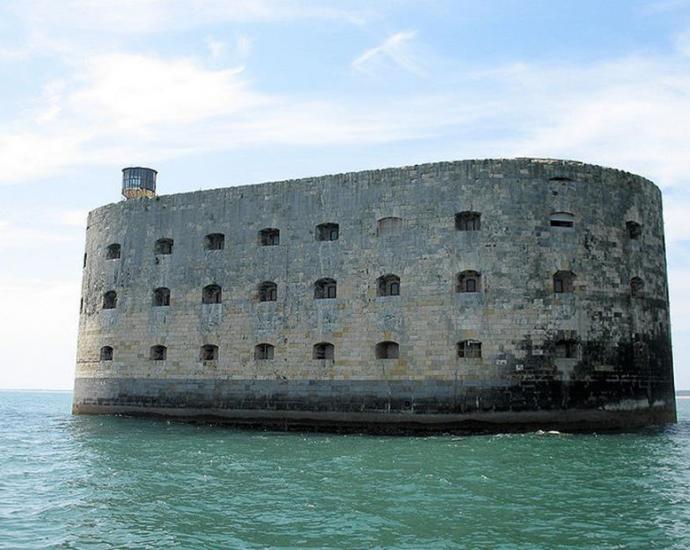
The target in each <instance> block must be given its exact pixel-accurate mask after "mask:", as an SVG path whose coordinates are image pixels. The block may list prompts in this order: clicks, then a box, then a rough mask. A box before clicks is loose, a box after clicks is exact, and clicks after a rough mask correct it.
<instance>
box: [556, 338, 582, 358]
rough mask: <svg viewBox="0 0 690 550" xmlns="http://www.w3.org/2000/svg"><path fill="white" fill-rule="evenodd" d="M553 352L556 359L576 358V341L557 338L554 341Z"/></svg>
mask: <svg viewBox="0 0 690 550" xmlns="http://www.w3.org/2000/svg"><path fill="white" fill-rule="evenodd" d="M555 352H556V358H557V359H576V358H577V342H576V341H575V340H559V341H558V342H556V349H555Z"/></svg>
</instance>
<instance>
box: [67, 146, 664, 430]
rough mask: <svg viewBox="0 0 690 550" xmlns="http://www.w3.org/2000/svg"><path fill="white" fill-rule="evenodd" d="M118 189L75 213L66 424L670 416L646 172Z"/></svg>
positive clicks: (491, 170)
mask: <svg viewBox="0 0 690 550" xmlns="http://www.w3.org/2000/svg"><path fill="white" fill-rule="evenodd" d="M137 173H140V174H141V177H139V176H136V174H137ZM132 174H135V176H136V177H133V176H132ZM147 178H148V180H147ZM125 180H126V181H125V195H126V196H128V197H130V200H126V201H123V202H120V203H117V204H110V205H107V206H103V207H101V208H98V209H96V210H94V211H92V212H91V213H90V214H89V218H88V227H87V237H86V254H85V257H84V277H83V285H82V296H83V297H82V304H81V317H80V330H79V347H78V358H77V370H76V381H75V392H74V412H75V413H126V414H152V415H169V416H175V417H186V418H204V419H214V420H218V421H225V422H230V423H236V424H247V425H263V426H273V427H281V428H285V427H292V428H313V427H320V428H323V429H353V430H366V431H414V430H421V431H429V430H435V429H438V430H473V429H482V430H483V429H489V430H492V429H501V430H503V429H526V428H531V427H537V426H538V427H552V428H561V429H563V428H565V429H601V428H621V427H631V426H638V425H644V424H650V423H662V422H673V421H675V399H674V388H673V367H672V357H671V342H670V326H669V306H668V287H667V277H666V261H665V252H664V233H663V222H662V213H661V193H660V191H659V189H658V188H657V187H656V186H655V185H654V184H653V183H651V182H650V181H648V180H646V179H644V178H641V177H639V176H635V175H632V174H629V173H627V172H622V171H619V170H613V169H609V168H602V167H600V166H593V165H589V164H582V163H580V162H572V161H560V160H544V159H515V160H471V161H459V162H440V163H434V164H424V165H419V166H410V167H404V168H393V169H385V170H373V171H365V172H357V173H350V174H340V175H330V176H323V177H315V178H305V179H300V180H295V181H283V182H276V183H267V184H261V185H251V186H243V187H231V188H225V189H214V190H209V191H199V192H194V193H181V194H176V195H170V196H154V193H153V191H154V189H155V172H154V171H152V170H147V169H126V170H125ZM132 182H134V184H133V183H132Z"/></svg>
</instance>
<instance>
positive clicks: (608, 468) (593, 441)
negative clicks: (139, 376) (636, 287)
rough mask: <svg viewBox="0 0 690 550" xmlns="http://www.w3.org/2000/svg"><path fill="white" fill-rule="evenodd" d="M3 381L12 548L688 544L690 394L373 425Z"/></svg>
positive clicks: (3, 462) (5, 494)
mask: <svg viewBox="0 0 690 550" xmlns="http://www.w3.org/2000/svg"><path fill="white" fill-rule="evenodd" d="M70 399H71V396H70V395H69V394H66V393H11V392H0V414H1V415H2V416H1V418H2V419H3V422H2V424H1V425H0V472H1V473H2V475H0V548H13V549H14V548H85V547H88V548H99V549H100V548H104V549H107V548H160V547H166V548H267V547H272V548H273V547H276V548H302V547H312V548H389V547H396V548H415V549H417V548H422V547H423V548H468V547H490V548H493V547H497V546H498V547H502V548H524V547H536V548H550V547H557V546H569V547H580V548H592V547H597V548H624V547H625V548H628V547H638V548H687V547H690V527H689V526H690V494H689V492H688V490H687V489H688V487H689V486H690V401H679V408H680V416H681V422H680V423H679V424H677V425H676V426H672V427H669V428H666V429H664V430H658V429H657V430H647V431H642V432H637V433H633V434H616V435H596V434H592V435H568V434H543V433H534V434H507V435H495V436H476V437H445V436H443V437H441V436H439V437H417V438H394V437H390V438H389V437H367V436H356V435H349V436H332V435H305V434H285V433H264V432H244V431H240V430H234V429H228V428H223V427H213V426H196V425H187V424H181V423H176V422H165V421H149V420H142V419H128V418H123V417H72V416H71V415H70V414H69V410H70Z"/></svg>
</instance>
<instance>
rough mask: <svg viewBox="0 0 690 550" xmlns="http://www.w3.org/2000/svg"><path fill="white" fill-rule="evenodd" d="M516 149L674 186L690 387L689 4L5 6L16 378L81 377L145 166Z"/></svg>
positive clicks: (3, 132) (289, 173)
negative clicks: (135, 167) (96, 294)
mask: <svg viewBox="0 0 690 550" xmlns="http://www.w3.org/2000/svg"><path fill="white" fill-rule="evenodd" d="M516 156H535V157H556V158H569V159H576V160H582V161H585V162H591V163H597V164H603V165H606V166H612V167H616V168H622V169H625V170H628V171H632V172H636V173H639V174H641V175H644V176H646V177H649V178H651V179H652V180H654V181H655V182H656V183H657V184H658V185H659V186H660V187H661V188H662V189H663V192H664V204H665V221H666V232H667V235H666V236H667V252H668V262H669V276H670V284H671V306H672V322H673V328H674V334H673V338H674V353H675V363H676V383H677V387H679V388H690V360H689V359H688V357H689V356H690V254H689V252H690V177H689V174H690V0H650V1H646V2H643V1H635V0H628V1H615V0H607V1H601V0H599V1H587V0H577V1H575V0H573V1H564V0H550V1H541V0H531V1H530V0H521V1H517V0H516V1H512V0H501V1H486V0H485V1H481V2H480V1H475V2H469V1H462V0H456V1H451V0H418V1H414V2H413V1H405V0H381V1H375V0H369V1H366V2H365V1H354V0H353V1H346V0H342V1H337V2H336V1H332V2H328V1H320V0H311V1H297V0H251V1H250V0H247V1H241V0H236V1H231V0H225V1H219V0H214V1H212V0H209V1H202V0H196V1H193V0H187V1H179V0H139V1H133V0H119V1H95V0H62V1H60V2H55V1H50V0H25V1H21V2H20V1H13V0H3V1H1V2H0V258H2V260H1V263H0V266H1V269H0V311H1V312H2V317H1V318H0V334H2V338H0V357H2V365H1V366H0V387H4V388H69V387H71V385H72V376H73V370H74V358H75V343H76V331H77V322H78V304H79V288H80V280H81V257H82V253H83V240H84V225H85V215H86V212H87V211H88V210H90V209H92V208H95V207H97V206H99V205H101V204H104V203H108V202H113V201H117V200H119V184H120V176H121V174H120V169H121V168H122V167H123V166H125V165H132V164H143V165H146V166H152V167H154V168H156V169H158V170H159V172H160V174H159V191H160V192H161V193H175V192H179V191H189V190H196V189H202V188H213V187H221V186H227V185H237V184H244V183H256V182H261V181H270V180H277V179H287V178H293V177H300V176H311V175H319V174H324V173H334V172H343V171H353V170H362V169H368V168H379V167H384V166H396V165H405V164H415V163H420V162H427V161H436V160H453V159H465V158H484V157H516Z"/></svg>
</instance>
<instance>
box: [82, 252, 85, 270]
mask: <svg viewBox="0 0 690 550" xmlns="http://www.w3.org/2000/svg"><path fill="white" fill-rule="evenodd" d="M82 267H86V252H84V264H83V265H82Z"/></svg>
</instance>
